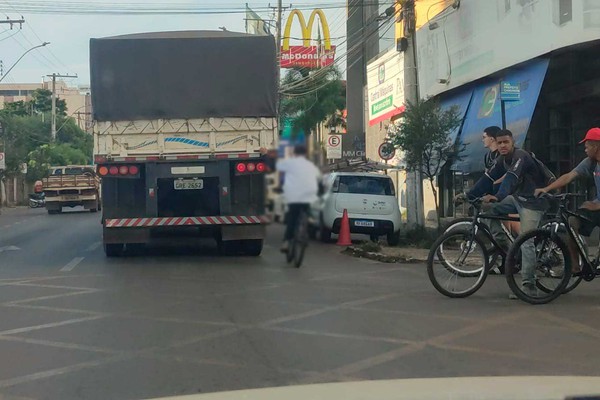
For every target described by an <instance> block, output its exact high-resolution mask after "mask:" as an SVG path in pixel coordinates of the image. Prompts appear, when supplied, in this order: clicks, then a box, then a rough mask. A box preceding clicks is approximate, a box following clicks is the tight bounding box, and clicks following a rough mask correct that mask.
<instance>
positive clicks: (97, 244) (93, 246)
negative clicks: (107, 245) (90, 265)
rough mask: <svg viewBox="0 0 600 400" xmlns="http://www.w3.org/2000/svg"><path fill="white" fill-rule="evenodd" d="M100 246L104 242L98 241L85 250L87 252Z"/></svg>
mask: <svg viewBox="0 0 600 400" xmlns="http://www.w3.org/2000/svg"><path fill="white" fill-rule="evenodd" d="M100 246H102V242H96V243H93V244H92V245H91V246H90V247H88V248H87V249H86V250H85V251H87V252H91V251H95V250H96V249H97V248H98V247H100Z"/></svg>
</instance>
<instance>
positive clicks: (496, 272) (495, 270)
mask: <svg viewBox="0 0 600 400" xmlns="http://www.w3.org/2000/svg"><path fill="white" fill-rule="evenodd" d="M490 275H502V272H501V271H500V268H498V267H493V268H492V269H490Z"/></svg>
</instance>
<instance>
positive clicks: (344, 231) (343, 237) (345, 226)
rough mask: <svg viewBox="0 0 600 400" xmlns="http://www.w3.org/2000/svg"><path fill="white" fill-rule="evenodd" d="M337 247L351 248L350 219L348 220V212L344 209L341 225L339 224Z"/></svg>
mask: <svg viewBox="0 0 600 400" xmlns="http://www.w3.org/2000/svg"><path fill="white" fill-rule="evenodd" d="M337 245H338V246H352V239H351V238H350V219H349V218H348V210H346V209H345V208H344V215H343V216H342V223H341V224H340V234H339V236H338V241H337Z"/></svg>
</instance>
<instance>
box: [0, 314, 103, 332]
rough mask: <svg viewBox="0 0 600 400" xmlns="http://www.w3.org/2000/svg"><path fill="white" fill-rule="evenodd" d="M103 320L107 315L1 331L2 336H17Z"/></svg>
mask: <svg viewBox="0 0 600 400" xmlns="http://www.w3.org/2000/svg"><path fill="white" fill-rule="evenodd" d="M102 318H106V316H105V315H93V316H90V317H83V318H73V319H67V320H65V321H60V322H51V323H49V324H42V325H35V326H26V327H25V328H16V329H9V330H6V331H0V336H10V335H17V334H19V333H26V332H33V331H39V330H40V329H48V328H56V327H59V326H64V325H72V324H78V323H80V322H87V321H95V320H97V319H102Z"/></svg>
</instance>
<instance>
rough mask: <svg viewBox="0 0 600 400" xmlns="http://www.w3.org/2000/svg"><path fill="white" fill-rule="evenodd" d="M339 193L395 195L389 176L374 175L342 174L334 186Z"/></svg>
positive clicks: (334, 189)
mask: <svg viewBox="0 0 600 400" xmlns="http://www.w3.org/2000/svg"><path fill="white" fill-rule="evenodd" d="M333 191H334V192H337V193H351V194H372V195H380V196H394V195H395V193H394V187H393V185H392V181H391V180H390V179H389V178H378V177H373V176H349V175H346V176H340V177H338V179H337V180H336V183H335V184H334V188H333Z"/></svg>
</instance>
